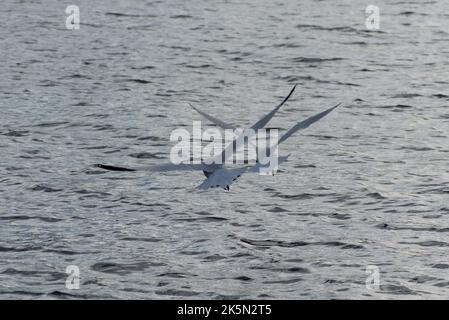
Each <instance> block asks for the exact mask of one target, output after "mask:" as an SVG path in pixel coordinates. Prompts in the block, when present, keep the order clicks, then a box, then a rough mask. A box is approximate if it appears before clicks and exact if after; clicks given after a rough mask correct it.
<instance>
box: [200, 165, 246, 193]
mask: <svg viewBox="0 0 449 320" xmlns="http://www.w3.org/2000/svg"><path fill="white" fill-rule="evenodd" d="M246 170H248V167H241V168H236V169H225V168H221V169H217V170H215V171H214V172H213V173H212V174H211V175H209V177H208V178H207V179H206V180H204V181H203V183H201V184H200V185H199V186H198V187H197V189H201V190H206V189H209V188H226V187H227V186H230V185H231V184H232V183H233V182H234V181H235V180H237V178H238V177H240V176H241V175H242V174H243V173H245V172H246Z"/></svg>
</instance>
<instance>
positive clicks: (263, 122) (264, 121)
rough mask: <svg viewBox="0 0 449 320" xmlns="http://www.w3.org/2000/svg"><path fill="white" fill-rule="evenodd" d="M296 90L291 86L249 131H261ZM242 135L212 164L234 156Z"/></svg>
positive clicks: (241, 142) (240, 143)
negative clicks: (279, 101)
mask: <svg viewBox="0 0 449 320" xmlns="http://www.w3.org/2000/svg"><path fill="white" fill-rule="evenodd" d="M295 89H296V85H294V86H293V88H292V90H291V91H290V93H289V94H288V96H286V97H285V98H284V100H283V101H282V102H281V103H280V104H279V105H277V106H276V107H275V108H274V109H273V110H272V111H271V112H269V113H268V114H266V115H265V116H264V117H262V119H260V120H259V121H257V122H256V123H255V124H253V125H252V126H251V127H250V129H253V130H254V132H255V131H257V130H259V129H262V128H263V127H264V126H265V125H266V124H267V123H268V122H269V121H270V120H271V119H272V118H273V117H274V115H275V114H276V112H278V111H279V109H280V108H281V107H282V106H283V105H284V104H285V103H286V102H287V100H288V99H289V98H290V96H291V95H292V94H293V92H294V91H295ZM243 135H245V131H244V132H243V133H242V134H241V135H240V136H239V137H237V138H235V139H234V141H232V143H229V144H228V145H227V146H226V147H225V148H224V150H223V151H222V152H221V154H219V155H217V156H216V157H215V158H214V161H213V162H214V163H217V162H218V163H220V161H222V162H225V161H226V159H227V158H229V157H231V156H233V154H234V150H239V149H240V147H241V145H242V144H243V141H242V139H240V138H241V137H242V136H243Z"/></svg>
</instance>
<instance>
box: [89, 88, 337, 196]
mask: <svg viewBox="0 0 449 320" xmlns="http://www.w3.org/2000/svg"><path fill="white" fill-rule="evenodd" d="M295 88H296V85H295V86H294V87H293V88H292V89H291V91H290V93H289V94H288V95H287V96H286V97H285V98H284V100H283V101H282V102H281V103H280V104H278V105H277V106H276V107H275V108H274V109H273V110H272V111H270V112H269V113H267V114H266V115H265V116H263V117H262V118H261V119H260V120H258V121H257V122H256V123H254V124H253V125H252V126H251V127H250V128H249V129H252V131H250V132H256V131H257V130H260V129H262V128H264V127H265V126H266V125H267V124H268V122H269V121H270V120H271V119H272V118H273V117H274V115H275V114H276V113H277V112H278V111H279V109H280V108H281V107H282V106H283V105H284V104H285V103H286V102H287V100H288V99H289V98H290V96H291V95H292V94H293V92H294V91H295ZM339 105H340V103H339V104H337V105H335V106H333V107H331V108H329V109H327V110H325V111H322V112H320V113H318V114H315V115H313V116H311V117H309V118H307V119H305V120H303V121H301V122H298V123H296V124H295V125H294V126H293V127H291V128H290V129H289V130H287V131H286V132H285V133H284V134H283V135H282V136H281V138H280V139H279V140H278V141H277V143H276V144H275V145H274V146H273V147H271V148H267V150H266V151H268V152H269V153H267V152H266V153H265V154H271V152H272V151H273V150H274V148H276V147H277V146H278V145H279V144H280V143H282V142H284V141H285V140H287V139H288V138H289V137H291V136H292V135H293V134H295V133H296V132H298V131H300V130H303V129H306V128H308V127H309V126H310V125H312V124H313V123H315V122H317V121H319V120H320V119H322V118H323V117H325V116H326V115H328V114H329V113H330V112H332V111H333V110H334V109H336V108H337V107H338V106H339ZM190 106H191V107H192V108H193V109H194V110H195V111H196V112H198V113H199V114H200V115H201V116H203V117H204V118H205V119H207V120H209V121H210V122H212V123H213V124H215V125H217V126H218V127H220V128H223V129H235V127H234V126H232V125H230V124H228V123H226V122H224V121H222V120H220V119H218V118H216V117H213V116H211V115H209V114H207V113H205V112H204V111H201V110H200V109H198V108H196V107H194V106H193V105H190ZM243 134H244V133H242V135H243ZM239 138H241V137H240V136H239V137H237V138H235V139H234V140H233V141H232V142H231V143H229V144H228V145H227V146H225V148H224V149H223V150H222V152H221V153H219V154H218V155H216V156H214V157H213V158H212V159H207V160H208V161H205V160H204V159H202V161H201V163H199V164H194V163H179V164H174V163H164V164H156V165H150V166H139V167H122V166H113V165H105V164H96V165H95V166H96V167H98V168H101V169H104V170H110V171H146V172H168V171H202V172H203V173H204V175H205V176H206V179H205V180H204V181H203V182H202V183H201V184H200V185H199V186H197V187H196V188H197V189H200V190H207V189H209V188H223V189H225V190H227V191H229V189H230V186H231V185H232V184H233V183H234V182H235V181H236V180H237V179H238V178H239V177H240V176H241V175H243V174H244V173H256V172H260V170H261V169H263V168H266V165H264V164H263V161H260V160H261V159H258V160H257V162H256V164H254V165H252V166H244V167H238V168H226V167H225V165H224V163H225V161H223V160H226V159H228V158H229V157H230V156H233V151H234V150H238V149H239V148H240V147H241V139H239ZM248 139H249V138H248ZM289 156H290V155H287V156H279V157H278V165H279V164H281V163H283V162H285V161H286V160H287V159H288V157H289Z"/></svg>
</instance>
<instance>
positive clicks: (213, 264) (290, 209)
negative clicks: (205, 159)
mask: <svg viewBox="0 0 449 320" xmlns="http://www.w3.org/2000/svg"><path fill="white" fill-rule="evenodd" d="M74 2H75V1H74ZM74 4H77V5H78V6H79V7H80V11H81V16H80V19H81V26H80V29H79V30H67V29H66V26H65V20H66V15H65V9H66V6H67V5H68V3H65V2H60V1H55V0H52V1H50V0H49V1H13V0H6V1H3V2H2V5H1V6H0V25H1V28H0V53H1V54H0V75H1V76H0V95H1V98H0V108H1V109H0V110H1V117H0V155H1V160H0V220H1V221H0V223H1V225H0V298H2V299H11V298H20V299H30V298H33V299H60V298H88V299H95V298H100V299H103V298H114V299H115V298H120V299H123V298H126V299H128V298H138V299H146V298H151V299H167V298H173V297H174V298H181V299H184V298H186V299H204V298H242V299H244V298H252V299H260V298H275V299H282V298H291V299H316V298H320V299H334V298H337V299H345V298H350V299H373V298H380V299H404V298H407V299H429V298H439V299H444V298H448V297H449V258H448V257H449V255H448V251H449V236H448V235H449V205H448V200H447V199H448V196H449V186H448V182H449V171H448V169H447V158H448V151H449V143H448V136H449V128H448V124H449V111H448V107H449V93H448V84H449V83H448V79H447V75H448V72H447V68H448V61H449V37H448V34H449V11H448V7H447V2H445V1H427V2H424V1H376V3H373V4H376V5H378V6H379V7H380V29H379V30H378V31H370V30H367V28H366V26H365V19H366V14H365V7H366V5H367V4H368V3H366V1H349V0H345V1H320V2H318V1H312V0H307V1H294V0H290V1H244V2H242V1H221V2H218V1H217V2H215V1H214V2H212V1H200V0H198V1H197V0H195V1H188V2H187V1H159V2H157V1H137V0H129V1H105V0H102V1H87V0H80V1H76V3H74ZM293 84H298V88H297V89H296V92H295V94H294V95H293V96H292V98H291V100H290V101H289V102H288V103H287V104H286V105H285V106H284V107H283V109H282V110H281V112H279V114H278V115H276V117H275V118H274V119H273V121H272V122H271V125H272V126H274V127H280V128H282V129H288V128H289V127H290V126H292V125H293V124H294V123H296V122H297V121H299V120H302V119H304V118H305V117H307V116H309V115H312V114H314V113H316V112H319V111H321V110H323V109H325V108H328V107H330V106H332V105H334V104H336V103H338V102H343V105H342V107H341V108H339V109H337V110H336V111H335V112H333V113H332V114H330V115H329V116H328V117H326V118H325V119H323V120H321V121H320V122H319V123H317V124H316V125H314V126H313V127H311V128H309V129H308V130H307V131H302V133H301V134H296V135H295V136H294V137H292V138H290V139H289V140H288V141H286V143H285V144H283V145H282V146H281V148H280V153H281V155H282V154H284V155H286V154H291V156H290V159H289V161H288V162H287V163H285V164H283V165H282V167H281V169H282V170H283V172H280V173H278V174H277V175H276V176H274V177H272V176H259V175H246V176H245V175H244V176H242V177H241V179H240V180H239V181H237V183H235V184H234V185H233V186H232V187H231V190H230V191H229V192H226V191H224V190H218V189H212V190H210V191H207V192H198V191H197V190H195V187H196V186H198V185H199V184H200V183H201V181H202V180H203V179H204V176H203V174H202V173H201V172H187V173H186V172H171V173H161V174H151V175H150V174H147V173H143V172H139V173H133V172H104V171H102V170H100V169H97V168H95V167H94V166H93V165H94V164H95V163H107V164H116V165H117V164H118V165H146V164H158V163H164V162H167V161H168V157H169V153H170V148H171V146H172V145H173V144H172V143H171V142H170V141H169V137H170V133H171V131H172V130H173V129H176V128H182V127H184V128H187V129H189V128H191V126H192V121H193V120H200V119H201V118H200V116H199V115H197V114H195V113H193V112H192V110H191V109H190V108H189V106H188V103H193V104H195V105H197V106H198V107H200V108H202V109H203V110H205V111H207V112H209V113H210V114H213V115H216V116H218V117H220V118H221V119H223V120H226V121H228V122H230V123H233V124H235V125H238V126H247V125H248V124H251V123H252V122H254V121H255V120H257V119H258V118H259V117H260V116H261V115H263V114H264V113H266V112H268V111H269V110H271V109H272V108H273V107H274V106H275V105H276V104H277V103H279V102H280V101H281V100H282V98H283V97H284V96H285V95H286V94H287V93H288V92H289V90H290V89H291V87H292V86H293ZM69 265H76V266H78V268H79V270H80V288H79V289H78V290H69V289H67V288H66V286H65V282H66V279H67V276H68V275H67V274H66V273H65V271H66V267H67V266H69ZM367 266H375V267H377V268H378V269H379V271H380V286H379V287H377V286H368V287H367V286H366V281H367V278H368V277H369V274H368V273H367Z"/></svg>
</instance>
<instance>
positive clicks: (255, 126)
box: [251, 84, 296, 130]
mask: <svg viewBox="0 0 449 320" xmlns="http://www.w3.org/2000/svg"><path fill="white" fill-rule="evenodd" d="M295 89H296V84H295V85H294V86H293V88H292V90H291V91H290V93H289V94H288V96H286V97H285V98H284V100H283V101H282V102H281V103H280V104H278V105H277V106H276V107H275V108H274V109H273V110H271V111H270V112H269V113H268V114H266V115H265V116H264V117H262V119H260V120H259V121H257V122H256V123H255V124H253V125H252V126H251V129H254V130H259V129H262V128H263V127H265V125H266V124H267V123H268V122H269V121H270V120H271V119H272V118H273V117H274V115H275V114H276V112H278V111H279V109H280V108H281V107H282V106H283V105H284V104H285V103H286V102H287V100H288V99H289V98H290V96H291V95H292V94H293V91H295Z"/></svg>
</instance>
